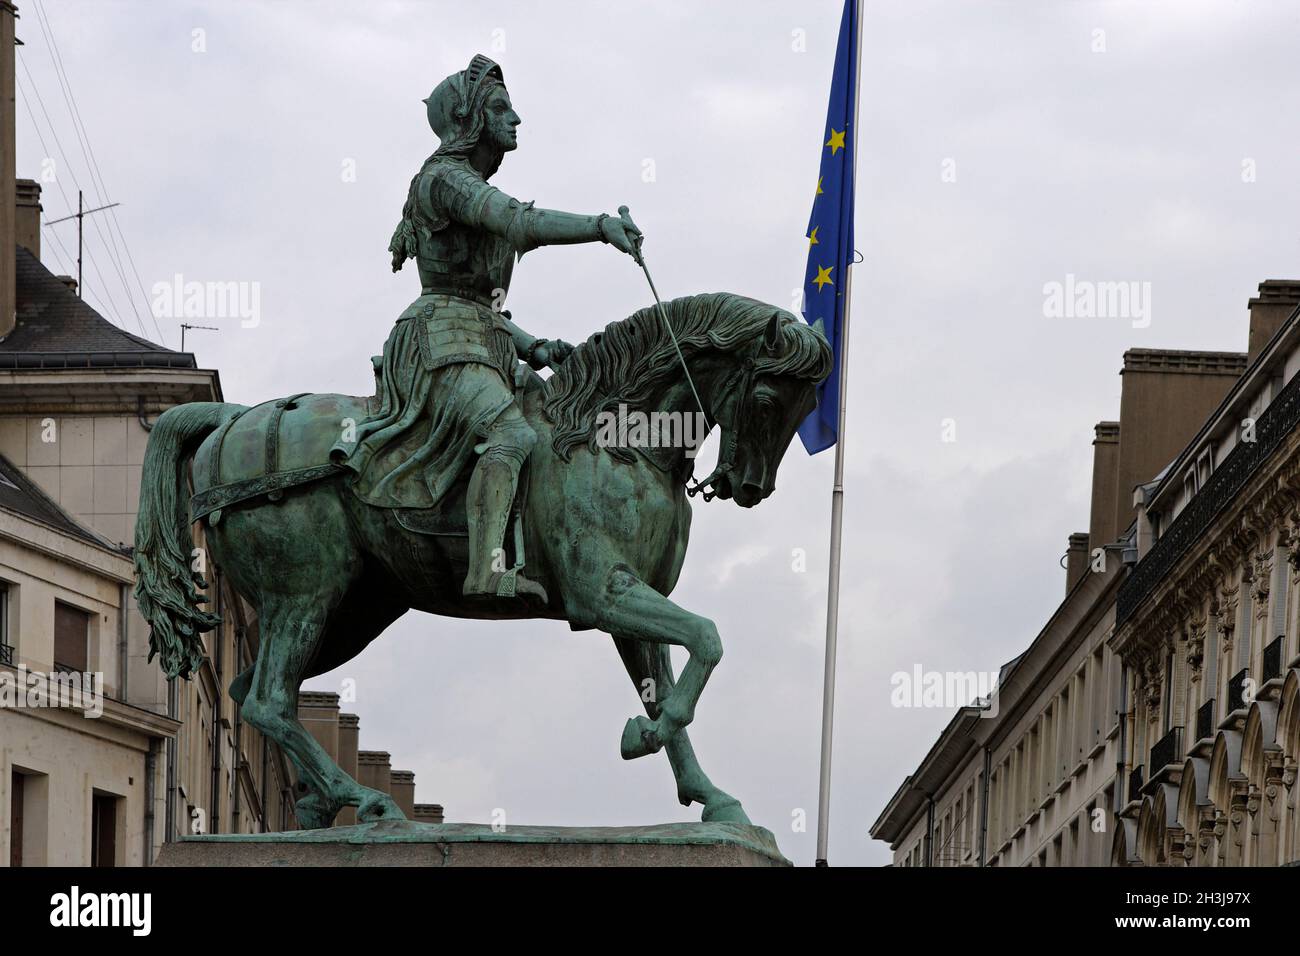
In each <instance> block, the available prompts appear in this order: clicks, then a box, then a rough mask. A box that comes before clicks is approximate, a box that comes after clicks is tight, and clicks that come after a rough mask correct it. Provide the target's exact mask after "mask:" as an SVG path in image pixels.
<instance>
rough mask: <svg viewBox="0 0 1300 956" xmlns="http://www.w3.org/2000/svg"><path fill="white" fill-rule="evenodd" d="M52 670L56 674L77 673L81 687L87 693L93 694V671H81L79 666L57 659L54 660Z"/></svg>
mask: <svg viewBox="0 0 1300 956" xmlns="http://www.w3.org/2000/svg"><path fill="white" fill-rule="evenodd" d="M54 671H55V673H57V674H77V675H79V676H80V677H81V689H82V690H83V691H85V692H86V693H88V694H93V693H94V692H95V672H94V671H83V670H82V669H81V668H80V667H75V666H73V665H72V664H60V663H59V662H58V661H55V662H54Z"/></svg>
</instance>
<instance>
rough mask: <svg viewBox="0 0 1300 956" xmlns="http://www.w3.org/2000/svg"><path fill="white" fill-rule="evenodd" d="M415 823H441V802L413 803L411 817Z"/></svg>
mask: <svg viewBox="0 0 1300 956" xmlns="http://www.w3.org/2000/svg"><path fill="white" fill-rule="evenodd" d="M412 819H413V820H415V822H416V823H441V822H442V804H441V803H417V804H416V805H415V816H414V817H412Z"/></svg>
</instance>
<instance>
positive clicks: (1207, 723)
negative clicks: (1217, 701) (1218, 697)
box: [1196, 697, 1214, 740]
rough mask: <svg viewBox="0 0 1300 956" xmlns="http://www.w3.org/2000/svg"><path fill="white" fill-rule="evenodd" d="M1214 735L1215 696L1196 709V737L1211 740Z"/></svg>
mask: <svg viewBox="0 0 1300 956" xmlns="http://www.w3.org/2000/svg"><path fill="white" fill-rule="evenodd" d="M1213 736H1214V698H1213V697H1211V698H1210V699H1209V700H1207V701H1206V702H1205V703H1203V704H1202V705H1201V706H1200V707H1199V708H1197V711H1196V739H1197V740H1209V739H1210V738H1211V737H1213Z"/></svg>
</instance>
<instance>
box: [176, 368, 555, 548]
mask: <svg viewBox="0 0 1300 956" xmlns="http://www.w3.org/2000/svg"><path fill="white" fill-rule="evenodd" d="M373 403H374V399H373V398H371V399H367V398H358V397H354V396H350V395H329V394H314V393H311V392H299V393H297V394H294V395H290V396H288V397H287V398H280V399H272V400H270V401H267V402H263V403H262V404H260V405H255V406H252V407H249V408H242V409H239V410H238V411H236V412H235V413H234V414H233V415H231V417H230V418H228V419H227V420H226V421H225V422H224V423H222V424H221V425H220V426H219V427H218V428H217V430H216V431H214V432H213V433H212V434H211V436H209V438H208V439H207V440H206V441H204V442H203V443H202V445H201V446H200V447H199V449H198V451H197V452H196V453H195V455H194V463H193V484H194V492H195V493H194V495H193V496H192V497H191V498H190V519H191V520H192V521H201V520H206V521H207V522H208V524H210V525H213V526H215V525H217V524H218V523H219V522H220V521H221V517H222V512H223V511H225V509H227V508H232V507H237V506H241V505H246V504H249V503H261V502H278V501H281V500H282V499H283V498H284V494H285V492H286V491H289V490H291V489H294V488H298V487H302V486H304V485H308V484H312V483H315V482H319V481H324V480H327V479H332V478H344V479H345V483H348V484H350V482H346V478H347V477H349V476H351V475H353V472H352V471H351V470H350V469H349V468H347V467H346V466H345V465H342V464H338V463H335V462H333V461H331V460H330V448H331V447H332V446H333V445H334V444H335V442H336V441H337V440H338V435H339V428H340V426H344V427H346V423H348V422H351V423H352V424H353V425H355V423H357V422H360V421H361V420H363V419H364V418H366V417H367V416H368V415H369V414H370V412H371V410H372V408H373ZM528 470H529V469H528V466H527V464H526V463H525V466H524V471H523V473H522V474H521V475H520V481H519V491H518V493H517V494H516V495H515V501H514V503H513V505H512V507H511V524H512V526H513V534H510V533H507V541H506V546H507V551H508V552H509V551H510V550H511V546H512V545H513V551H514V559H515V562H516V563H517V564H520V565H521V564H522V563H523V561H522V555H523V525H522V503H523V501H524V499H525V496H526V494H527V482H528ZM468 484H469V473H468V471H466V473H465V474H462V475H461V476H460V477H459V478H458V479H457V480H456V482H455V484H453V485H452V487H451V488H450V489H449V490H448V492H447V494H446V496H445V497H444V498H443V499H442V501H440V502H439V503H438V505H437V507H435V508H394V509H392V511H393V513H394V516H395V517H396V519H397V521H398V523H399V524H400V525H401V526H402V527H403V528H405V529H406V530H408V531H411V532H414V533H416V534H424V535H435V536H441V537H455V538H466V537H468V535H469V529H468V523H467V520H466V508H465V497H466V490H467V487H468Z"/></svg>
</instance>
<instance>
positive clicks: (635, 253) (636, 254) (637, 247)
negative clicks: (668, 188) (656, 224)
mask: <svg viewBox="0 0 1300 956" xmlns="http://www.w3.org/2000/svg"><path fill="white" fill-rule="evenodd" d="M618 214H619V216H620V217H622V218H624V219H626V218H627V216H628V208H627V206H619V207H618ZM643 242H645V236H644V235H640V236H637V238H636V241H635V242H633V243H632V258H633V259H634V260H636V264H637V265H639V266H640V267H641V271H642V272H644V273H645V281H646V282H647V283H649V285H650V294H651V295H652V296H654V300H655V308H656V309H658V310H659V318H660V319H662V320H663V323H664V328H666V329H667V330H668V337H669V338H670V339H672V340H673V348H674V349H675V350H676V351H677V361H679V362H681V363H682V371H683V372H685V373H686V383H687V384H688V385H690V387H691V394H692V395H694V396H695V404H696V405H697V406H698V407H699V409H700V414H701V415H702V416H704V424H705V425H707V426H708V427H709V429H710V430H712V428H713V423H712V422H710V421H709V414H708V412H706V411H705V410H704V403H703V402H702V401H700V393H699V391H698V390H697V389H696V388H695V380H694V379H693V378H691V370H690V369H689V368H687V367H686V356H684V355H682V347H681V345H680V344H678V342H677V333H676V332H674V331H673V326H672V323H671V322H669V321H668V314H667V313H666V312H664V304H663V303H662V302H660V301H659V291H658V290H657V289H656V288H655V280H654V279H652V278H650V270H649V269H647V268H646V264H645V256H644V255H643V254H642V252H641V243H643Z"/></svg>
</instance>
